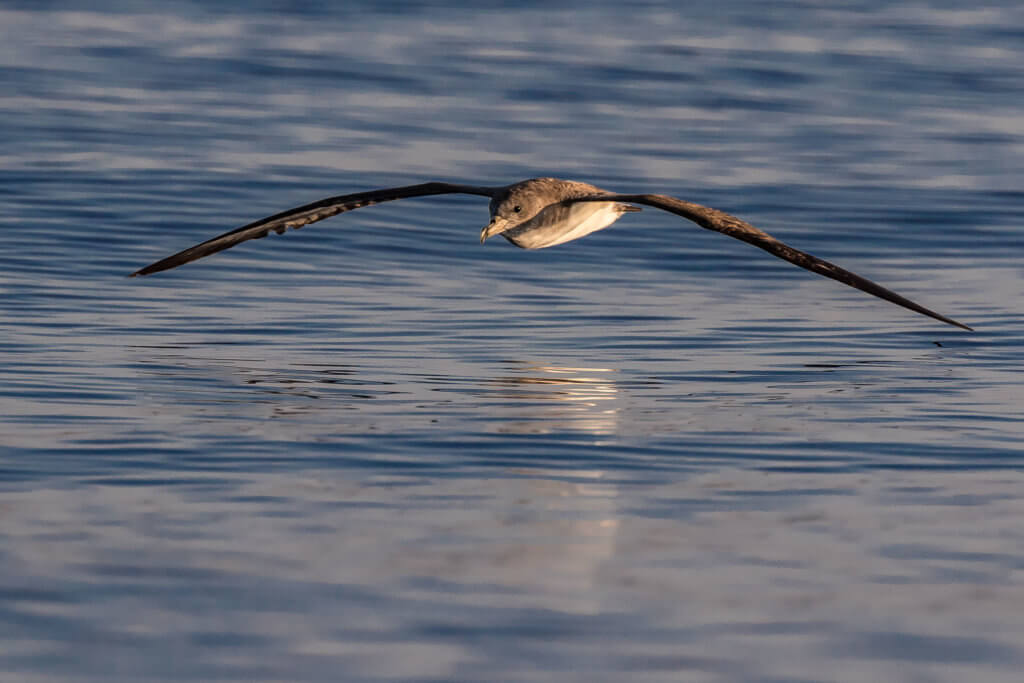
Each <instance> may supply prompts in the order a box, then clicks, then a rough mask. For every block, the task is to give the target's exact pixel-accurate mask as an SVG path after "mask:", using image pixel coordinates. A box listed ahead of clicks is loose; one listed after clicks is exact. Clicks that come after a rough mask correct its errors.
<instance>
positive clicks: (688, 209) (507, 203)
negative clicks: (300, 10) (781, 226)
mask: <svg viewBox="0 0 1024 683" xmlns="http://www.w3.org/2000/svg"><path fill="white" fill-rule="evenodd" d="M439 194H472V195H479V196H482V197H488V198H490V200H491V203H490V213H491V221H490V223H488V224H487V226H486V227H485V228H484V229H483V230H482V231H481V232H480V242H481V243H483V242H484V241H485V240H486V239H487V238H488V237H493V236H494V235H501V236H503V237H504V238H505V239H507V240H508V241H509V242H511V243H512V244H514V245H516V246H517V247H522V248H524V249H542V248H544V247H552V246H554V245H556V244H562V243H563V242H568V241H570V240H574V239H579V238H580V237H583V236H584V235H589V234H590V233H592V232H594V231H596V230H600V229H602V228H606V227H608V226H609V225H611V224H612V223H614V222H615V221H617V220H618V219H619V218H621V217H622V214H624V213H627V212H632V211H640V207H637V206H633V205H634V204H642V205H644V206H651V207H654V208H656V209H661V210H663V211H667V212H669V213H674V214H676V215H677V216H682V217H683V218H685V219H687V220H690V221H693V222H694V223H696V224H697V225H699V226H701V227H702V228H706V229H708V230H714V231H715V232H720V233H722V234H724V235H728V236H729V237H734V238H736V239H738V240H743V241H744V242H747V243H748V244H752V245H754V246H755V247H758V248H760V249H764V250H765V251H767V252H768V253H770V254H773V255H774V256H777V257H779V258H781V259H784V260H786V261H789V262H790V263H792V264H795V265H797V266H800V267H801V268H805V269H807V270H809V271H811V272H813V273H817V274H818V275H824V276H825V277H828V278H832V279H833V280H836V281H838V282H842V283H843V284H845V285H849V286H850V287H854V288H856V289H859V290H861V291H862V292H867V293H868V294H871V295H873V296H877V297H878V298H880V299H885V300H886V301H889V302H892V303H894V304H896V305H898V306H903V307H904V308H908V309H910V310H911V311H916V312H917V313H921V314H923V315H927V316H929V317H931V318H934V319H936V320H941V321H942V322H944V323H948V324H950V325H955V326H956V327H959V328H962V329H965V330H970V329H971V328H970V327H968V326H967V325H964V324H963V323H960V322H957V321H956V320H953V319H951V318H947V317H946V316H944V315H940V314H939V313H936V312H935V311H931V310H929V309H927V308H925V307H924V306H921V305H920V304H916V303H914V302H913V301H911V300H910V299H906V298H904V297H902V296H900V295H899V294H896V293H895V292H892V291H890V290H888V289H886V288H885V287H882V286H881V285H877V284H875V283H874V282H872V281H871V280H868V279H866V278H863V277H861V276H859V275H856V274H855V273H851V272H850V271H848V270H845V269H843V268H840V267H839V266H837V265H835V264H832V263H829V262H828V261H824V260H822V259H820V258H818V257H816V256H812V255H810V254H808V253H806V252H803V251H800V250H799V249H794V248H793V247H791V246H789V245H787V244H784V243H783V242H780V241H779V240H777V239H775V238H774V237H772V236H771V235H769V234H768V233H766V232H764V231H763V230H758V229H757V228H755V227H754V226H752V225H750V224H749V223H746V222H744V221H741V220H740V219H739V218H736V217H735V216H730V215H729V214H727V213H725V212H723V211H719V210H717V209H712V208H708V207H706V206H701V205H700V204H694V203H693V202H687V201H683V200H681V199H676V198H675V197H669V196H667V195H661V194H617V193H613V192H607V191H605V190H602V189H600V188H598V187H595V186H594V185H589V184H587V183H581V182H576V181H572V180H559V179H557V178H532V179H530V180H524V181H522V182H518V183H513V184H511V185H503V186H500V187H477V186H474V185H457V184H451V183H438V182H434V183H422V184H419V185H406V186H404V187H391V188H386V189H382V190H370V191H369V192H356V193H354V194H345V195H340V196H338V197H328V198H327V199H321V200H320V201H318V202H313V203H312V204H306V205H304V206H300V207H297V208H294V209H289V210H287V211H282V212H281V213H276V214H274V215H273V216H268V217H267V218H261V219H260V220H258V221H255V222H253V223H249V224H248V225H243V226H242V227H240V228H237V229H235V230H232V231H230V232H226V233H224V234H223V235H220V236H218V237H214V238H213V239H210V240H207V241H205V242H202V243H201V244H197V245H195V246H193V247H189V248H188V249H185V250H184V251H180V252H178V253H177V254H174V255H172V256H168V257H167V258H165V259H161V260H159V261H157V262H156V263H152V264H150V265H148V266H146V267H145V268H140V269H139V270H137V271H135V272H134V273H132V276H133V277H134V276H138V275H149V274H151V273H157V272H159V271H161V270H169V269H171V268H177V267H178V266H181V265H184V264H186V263H189V262H190V261H195V260H196V259H200V258H203V257H204V256H209V255H210V254H215V253H217V252H218V251H223V250H225V249H229V248H231V247H233V246H235V245H236V244H239V243H241V242H245V241H246V240H251V239H257V238H260V237H266V236H267V235H269V234H270V231H272V230H273V231H274V232H276V233H278V234H283V233H284V232H285V231H286V230H288V229H289V228H293V229H298V228H301V227H302V226H304V225H309V224H310V223H315V222H316V221H320V220H323V219H325V218H330V217H331V216H334V215H336V214H339V213H344V212H346V211H352V210H353V209H360V208H362V207H364V206H370V205H371V204H380V203H381V202H390V201H393V200H395V199H409V198H411V197H427V196H430V195H439Z"/></svg>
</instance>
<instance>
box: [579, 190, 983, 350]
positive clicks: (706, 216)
mask: <svg viewBox="0 0 1024 683" xmlns="http://www.w3.org/2000/svg"><path fill="white" fill-rule="evenodd" d="M607 201H616V202H632V203H634V204H645V205H647V206H653V207H654V208H656V209H662V210H663V211H668V212H669V213H674V214H676V215H677V216H682V217H683V218H686V219H688V220H691V221H693V222H694V223H696V224H697V225H699V226H701V227H702V228H707V229H708V230H714V231H715V232H720V233H722V234H724V235H728V236H729V237H735V238H736V239H738V240H743V241H744V242H747V243H748V244H753V245H754V246H755V247H758V248H759V249H764V250H765V251H767V252H768V253H769V254H773V255H775V256H778V257H779V258H781V259H785V260H786V261H789V262H790V263H792V264H795V265H797V266H800V267H801V268H806V269H807V270H809V271H811V272H812V273H817V274H818V275H824V276H825V277H829V278H832V279H833V280H836V281H838V282H842V283H843V284H844V285H849V286H850V287H854V288H856V289H859V290H860V291H862V292H867V293H868V294H872V295H874V296H877V297H878V298H880V299H885V300H886V301H890V302H892V303H894V304H896V305H897V306H903V307H904V308H908V309H910V310H911V311H915V312H917V313H921V314H923V315H927V316H929V317H931V318H935V319H936V320H941V321H942V322H944V323H948V324H950V325H955V326H957V327H960V328H962V329H965V330H971V328H970V327H968V326H967V325H964V324H963V323H960V322H957V321H956V320H953V319H951V318H947V317H946V316H944V315H940V314H938V313H936V312H935V311H931V310H928V309H927V308H925V307H924V306H921V305H920V304H916V303H914V302H913V301H911V300H910V299H907V298H905V297H902V296H900V295H899V294H897V293H896V292H893V291H890V290H888V289H886V288H885V287H882V286H881V285H878V284H875V283H874V282H872V281H871V280H868V279H867V278H863V277H861V276H860V275H857V274H856V273H851V272H850V271H848V270H845V269H844V268H840V267H839V266H837V265H835V264H834V263H829V262H828V261H825V260H822V259H820V258H818V257H817V256H812V255H810V254H808V253H807V252H804V251H800V250H799V249H794V248H793V247H791V246H789V245H788V244H784V243H783V242H780V241H779V240H777V239H775V238H774V237H772V236H771V235H769V234H768V233H766V232H764V231H763V230H758V229H757V228H755V227H754V226H753V225H750V224H749V223H746V222H744V221H741V220H740V219H739V218H736V217H735V216H730V215H729V214H727V213H725V212H723V211H718V210H717V209H711V208H708V207H706V206H701V205H700V204H694V203H693V202H686V201H683V200H681V199H676V198H675V197H668V196H666V195H661V194H601V195H590V196H586V197H577V198H574V199H568V200H565V202H563V203H573V202H607Z"/></svg>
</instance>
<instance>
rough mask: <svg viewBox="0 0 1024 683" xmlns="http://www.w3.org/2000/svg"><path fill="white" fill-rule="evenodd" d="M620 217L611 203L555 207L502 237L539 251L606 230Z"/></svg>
mask: <svg viewBox="0 0 1024 683" xmlns="http://www.w3.org/2000/svg"><path fill="white" fill-rule="evenodd" d="M621 215H622V211H621V209H620V208H619V207H618V205H616V204H615V203H614V202H607V203H605V202H580V203H578V204H570V205H568V206H564V205H560V204H556V205H552V206H549V207H547V208H546V209H544V210H543V211H541V212H540V213H538V214H537V215H536V216H534V217H533V218H531V219H530V220H528V221H526V222H525V223H523V224H521V225H517V226H516V227H514V228H512V229H510V230H506V231H505V232H503V233H502V235H504V237H505V239H507V240H508V241H509V242H511V243H512V244H514V245H516V246H517V247H522V248H523V249H543V248H545V247H553V246H555V245H556V244H562V243H563V242H569V241H570V240H575V239H579V238H580V237H583V236H585V235H589V234H590V233H592V232H595V231H597V230H600V229H601V228H607V227H608V226H609V225H611V224H612V223H614V222H615V221H617V220H618V219H619V217H620V216H621Z"/></svg>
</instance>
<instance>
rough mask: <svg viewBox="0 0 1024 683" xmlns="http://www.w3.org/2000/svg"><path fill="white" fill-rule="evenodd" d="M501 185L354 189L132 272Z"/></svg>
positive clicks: (487, 193) (166, 266) (485, 193)
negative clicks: (343, 216)
mask: <svg viewBox="0 0 1024 683" xmlns="http://www.w3.org/2000/svg"><path fill="white" fill-rule="evenodd" d="M500 189H501V188H495V187H474V186H472V185H452V184H449V183H422V184H420V185H406V186H404V187H390V188H386V189H383V190H371V191H369V192H357V193H355V194H343V195H340V196H338V197H328V198H327V199H321V200H320V201H318V202H313V203H312V204H306V205H305V206H299V207H297V208H294V209H289V210H287V211H282V212H281V213H276V214H274V215H273V216H268V217H267V218H261V219H260V220H258V221H255V222H253V223H249V224H248V225H243V226H242V227H240V228H236V229H234V230H232V231H230V232H226V233H224V234H223V235H219V236H218V237H214V238H213V239H209V240H206V241H205V242H203V243H201V244H197V245H195V246H194V247H189V248H188V249H185V250H184V251H179V252H178V253H177V254H173V255H172V256H168V257H167V258H165V259H161V260H159V261H157V262H156V263H151V264H149V265H148V266H146V267H145V268H140V269H139V270H137V271H135V272H134V273H132V277H135V276H137V275H149V274H150V273H158V272H160V271H161V270H169V269H171V268H177V267H178V266H181V265H184V264H186V263H188V262H190V261H195V260H196V259H201V258H203V257H204V256H209V255H210V254H215V253H217V252H218V251H224V250H225V249H230V248H231V247H233V246H235V245H236V244H239V243H241V242H245V241H246V240H253V239H258V238H260V237H266V236H267V235H269V234H270V231H271V230H273V231H274V232H276V233H277V234H279V235H280V234H283V233H284V232H285V231H286V230H288V228H293V229H296V230H297V229H299V228H301V227H302V226H304V225H309V224H310V223H315V222H317V221H322V220H323V219H325V218H330V217H331V216H335V215H337V214H339V213H344V212H346V211H352V210H353V209H360V208H362V207H364V206H370V205H371V204H380V203H381V202H390V201H394V200H395V199H408V198H410V197H426V196H429V195H436V194H475V195H481V196H484V197H493V196H494V194H495V193H496V192H497V191H498V190H500Z"/></svg>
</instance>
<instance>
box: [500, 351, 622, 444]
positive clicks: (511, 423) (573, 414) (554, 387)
mask: <svg viewBox="0 0 1024 683" xmlns="http://www.w3.org/2000/svg"><path fill="white" fill-rule="evenodd" d="M614 372H615V371H614V370H612V369H611V368H577V367H561V366H556V365H524V367H523V368H522V373H523V374H521V375H520V374H516V375H505V376H500V377H496V378H494V379H493V380H491V382H490V383H491V384H493V385H495V386H496V387H498V389H497V390H496V391H494V392H490V394H489V396H490V397H491V398H493V399H497V400H496V401H495V403H496V404H497V403H498V402H499V401H500V403H501V404H502V405H503V407H504V408H507V409H509V410H507V411H506V413H507V414H506V416H505V420H506V421H505V423H504V424H503V425H502V426H501V428H500V431H502V432H506V433H516V434H536V433H548V432H552V431H560V430H566V429H569V430H573V431H583V432H589V433H591V434H597V435H604V434H613V433H615V431H616V429H617V427H618V413H619V411H618V408H617V407H616V405H615V402H616V399H617V398H618V397H619V388H618V386H617V384H616V382H615V380H614V379H613V374H612V373H614ZM495 407H496V406H495Z"/></svg>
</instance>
